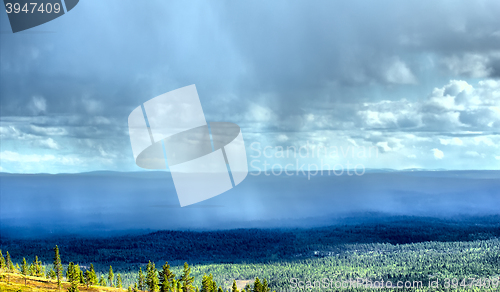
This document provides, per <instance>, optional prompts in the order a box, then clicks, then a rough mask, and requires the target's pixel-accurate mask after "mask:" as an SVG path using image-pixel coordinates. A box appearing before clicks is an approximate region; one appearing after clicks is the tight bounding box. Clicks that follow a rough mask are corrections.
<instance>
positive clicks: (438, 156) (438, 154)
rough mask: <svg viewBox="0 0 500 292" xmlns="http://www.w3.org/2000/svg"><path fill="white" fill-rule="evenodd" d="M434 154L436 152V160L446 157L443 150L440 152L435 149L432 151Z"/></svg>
mask: <svg viewBox="0 0 500 292" xmlns="http://www.w3.org/2000/svg"><path fill="white" fill-rule="evenodd" d="M432 152H434V158H436V159H443V157H444V153H443V151H441V150H439V149H437V148H434V149H432Z"/></svg>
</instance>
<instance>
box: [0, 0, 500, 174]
mask: <svg viewBox="0 0 500 292" xmlns="http://www.w3.org/2000/svg"><path fill="white" fill-rule="evenodd" d="M497 12H500V3H499V2H498V1H484V2H481V3H474V2H465V1H464V2H460V3H457V2H432V3H430V2H429V3H422V2H421V1H406V2H400V1H382V2H380V1H378V2H366V1H363V2H361V1H359V2H349V3H348V2H334V1H301V2H290V1H272V2H268V1H238V2H236V1H221V2H210V3H207V2H201V1H200V2H189V3H187V2H180V1H179V2H163V1H144V2H137V3H134V4H133V5H132V4H130V5H123V3H122V2H121V1H85V2H82V3H80V4H79V5H78V6H77V7H76V8H75V9H74V10H72V12H71V14H68V15H65V16H63V17H60V18H58V19H56V20H54V21H51V22H50V23H47V24H44V25H43V26H40V27H37V28H34V29H32V30H33V31H37V30H42V29H43V30H44V31H51V32H53V33H44V34H33V33H17V34H7V33H2V35H1V38H2V42H1V44H0V46H1V57H0V58H1V59H0V60H1V69H0V70H1V77H0V81H1V88H0V94H1V105H2V107H1V110H0V111H1V115H2V122H3V125H2V127H5V129H3V130H2V132H1V133H2V135H3V136H2V139H8V137H10V138H9V139H11V140H12V141H14V139H15V137H16V135H17V137H20V135H21V136H22V135H24V137H27V138H26V139H28V138H32V139H35V140H40V139H47V138H52V139H53V140H54V143H56V144H58V145H63V144H64V145H66V147H67V148H72V147H73V148H72V151H73V152H74V153H86V151H87V150H88V149H87V147H89V146H88V145H87V142H82V141H84V140H85V141H87V140H88V139H90V140H94V141H93V142H92V143H91V144H92V145H94V147H95V149H94V151H98V150H99V147H101V148H102V149H103V150H104V153H113V155H122V154H123V155H126V154H130V153H131V152H130V148H129V145H128V143H129V141H128V135H127V125H126V121H127V117H128V114H129V113H130V112H131V110H132V109H133V108H135V107H137V106H138V105H140V104H141V103H143V102H145V101H146V100H149V99H151V98H152V97H154V96H157V95H159V94H162V93H164V92H167V91H170V90H173V89H176V88H179V87H182V86H186V85H189V84H196V86H197V88H198V92H199V95H200V99H201V102H202V106H203V107H204V110H205V114H206V117H207V119H208V120H212V121H232V122H237V123H238V124H240V125H241V126H242V128H243V129H244V130H245V133H247V136H248V137H252V139H253V138H255V139H257V138H258V137H261V138H262V135H264V136H266V135H267V137H268V138H269V139H271V140H272V139H276V136H277V135H278V134H277V133H288V136H290V137H294V135H293V134H291V133H294V132H296V133H305V132H308V133H314V131H323V130H333V131H342V130H349V129H356V130H359V129H366V130H376V131H385V132H388V133H389V132H390V131H396V130H405V131H411V130H413V129H416V128H419V127H422V126H424V128H423V129H421V130H426V131H433V130H439V131H442V130H443V129H448V130H450V129H456V125H454V124H453V123H451V124H450V123H449V121H450V120H451V118H452V117H449V116H447V115H443V114H442V112H443V110H442V109H441V110H440V111H441V114H440V113H434V111H435V110H436V108H434V110H430V109H431V106H432V105H429V104H425V103H423V102H422V103H420V104H421V105H422V107H423V106H427V108H428V109H429V111H428V112H425V113H424V114H422V115H421V116H419V112H418V111H416V112H413V110H412V109H408V112H409V114H408V115H404V116H403V115H399V116H397V117H395V118H394V119H393V118H392V117H391V116H390V115H388V114H381V115H379V116H374V114H373V113H372V112H378V113H379V114H380V113H383V112H384V111H385V112H388V111H389V110H384V109H378V110H377V109H375V108H368V107H370V106H373V107H380V106H381V105H377V103H378V102H380V101H381V100H392V101H395V102H396V103H395V104H392V107H393V108H392V109H391V110H390V112H394V113H397V111H398V110H400V109H401V108H405V106H404V105H403V104H404V103H405V100H408V102H413V101H414V100H416V99H417V98H428V96H429V93H430V92H431V91H432V88H434V87H442V86H444V85H445V84H448V82H449V80H450V79H460V78H468V77H474V78H477V77H480V78H488V77H492V78H495V77H498V76H499V75H498V74H499V73H498V72H499V65H498V64H499V62H500V54H499V48H500V29H499V28H500V20H499V19H498V17H497V15H498V13H497ZM0 21H1V24H2V27H3V28H5V27H8V22H7V16H6V15H5V14H2V15H1V19H0ZM364 103H369V106H366V105H364ZM447 111H449V110H447ZM375 115H377V114H375ZM471 115H472V116H471ZM16 117H17V118H22V119H23V120H22V122H20V121H21V120H19V119H17V120H16V119H15V118H16ZM367 117H372V118H374V117H375V118H374V119H371V120H370V119H368V118H367ZM475 118H477V115H476V114H474V112H467V113H465V112H464V114H463V115H461V116H460V119H459V120H458V121H462V122H467V121H469V122H470V123H471V125H478V127H475V126H474V129H475V130H477V129H479V128H481V127H483V128H484V127H485V125H487V124H488V123H487V121H481V120H474V119H475ZM370 121H371V122H372V124H369V123H368V122H370ZM7 128H9V129H7ZM12 128H13V129H12ZM471 129H472V128H471ZM16 133H17V134H16ZM55 133H59V134H60V135H58V134H55ZM61 133H64V134H61ZM252 135H253V136H252ZM259 135H260V136H259ZM353 135H357V133H353ZM295 136H300V135H295ZM62 138H68V139H73V140H67V141H64V142H62V141H60V139H62ZM106 138H109V139H106ZM86 139H87V140H86ZM80 140H81V141H80ZM117 140H118V142H117ZM43 141H46V140H43ZM111 141H113V142H111ZM14 142H15V141H14ZM44 143H45V144H47V145H52V146H53V145H54V144H51V143H50V141H49V142H44ZM45 144H44V145H45ZM85 145H87V146H85ZM117 145H121V146H117ZM16 147H17V146H16ZM61 147H62V146H61ZM120 147H123V148H120ZM52 149H53V148H52ZM98 152H99V151H98ZM100 153H103V152H100ZM127 163H130V160H129V161H127ZM132 164H133V162H132Z"/></svg>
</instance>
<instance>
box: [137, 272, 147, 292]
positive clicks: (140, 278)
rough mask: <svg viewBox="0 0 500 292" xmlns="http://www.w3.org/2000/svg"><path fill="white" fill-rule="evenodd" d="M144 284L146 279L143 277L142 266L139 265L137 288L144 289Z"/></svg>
mask: <svg viewBox="0 0 500 292" xmlns="http://www.w3.org/2000/svg"><path fill="white" fill-rule="evenodd" d="M145 284H146V279H145V277H144V273H143V272H142V268H141V267H139V275H138V277H137V289H139V290H140V291H144V290H145V288H146V287H145Z"/></svg>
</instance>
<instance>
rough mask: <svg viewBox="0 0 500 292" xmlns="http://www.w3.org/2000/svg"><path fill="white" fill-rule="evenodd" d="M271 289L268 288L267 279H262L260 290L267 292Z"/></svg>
mask: <svg viewBox="0 0 500 292" xmlns="http://www.w3.org/2000/svg"><path fill="white" fill-rule="evenodd" d="M269 291H271V289H269V285H268V283H267V280H266V279H264V282H262V292H269Z"/></svg>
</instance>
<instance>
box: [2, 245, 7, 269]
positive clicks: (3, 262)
mask: <svg viewBox="0 0 500 292" xmlns="http://www.w3.org/2000/svg"><path fill="white" fill-rule="evenodd" d="M6 269H7V265H6V263H5V258H4V257H3V254H2V250H1V249H0V271H4V270H6Z"/></svg>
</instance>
